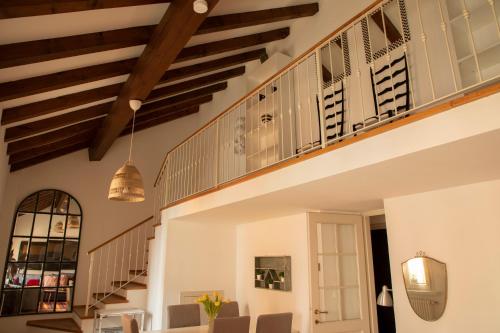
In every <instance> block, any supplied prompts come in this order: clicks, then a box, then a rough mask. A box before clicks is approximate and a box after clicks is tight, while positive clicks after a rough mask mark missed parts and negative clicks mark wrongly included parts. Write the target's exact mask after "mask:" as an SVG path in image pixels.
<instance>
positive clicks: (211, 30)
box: [0, 0, 319, 171]
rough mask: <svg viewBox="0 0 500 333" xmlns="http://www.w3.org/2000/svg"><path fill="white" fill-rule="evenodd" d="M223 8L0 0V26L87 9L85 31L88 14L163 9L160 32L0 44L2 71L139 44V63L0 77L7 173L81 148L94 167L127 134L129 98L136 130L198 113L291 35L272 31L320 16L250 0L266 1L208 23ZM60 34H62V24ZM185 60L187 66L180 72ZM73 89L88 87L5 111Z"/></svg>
mask: <svg viewBox="0 0 500 333" xmlns="http://www.w3.org/2000/svg"><path fill="white" fill-rule="evenodd" d="M227 1H232V0H208V4H209V11H208V13H206V14H203V15H200V14H196V13H194V11H193V8H192V1H190V0H189V1H186V0H171V1H166V0H16V1H7V0H0V20H2V21H4V20H5V21H4V22H6V21H8V20H9V19H12V20H16V19H20V18H21V19H22V18H25V17H30V16H37V15H56V14H58V15H59V14H60V15H71V14H68V13H75V12H78V11H89V12H88V18H89V21H88V24H92V11H93V10H99V9H108V8H119V7H127V6H138V7H136V10H137V11H140V10H146V9H147V8H148V6H154V5H155V4H159V3H160V4H166V6H167V7H166V10H165V13H164V15H163V17H162V18H161V20H160V22H159V23H158V24H157V25H142V26H130V27H125V28H120V29H115V30H108V31H101V32H93V33H86V34H79V35H70V36H63V37H57V38H49V39H41V40H29V41H22V42H18V43H7V44H3V45H0V74H1V70H2V69H8V68H15V66H26V65H30V64H35V63H42V62H50V61H56V60H59V61H61V60H65V59H68V58H69V57H75V56H82V55H86V54H96V55H98V54H100V53H98V52H104V51H109V50H117V49H122V48H127V47H133V46H139V45H145V48H144V50H143V51H142V54H141V55H140V56H139V57H133V58H128V59H124V60H123V59H116V60H115V61H111V62H110V61H109V59H107V60H104V61H103V62H102V63H97V64H93V65H91V66H81V67H78V66H73V67H74V68H73V67H72V68H70V69H68V68H64V69H63V70H60V71H58V70H55V71H52V72H49V73H44V75H38V76H35V75H33V76H29V77H23V78H21V79H19V80H15V81H8V80H5V79H4V78H2V77H1V76H0V106H2V104H3V103H7V105H8V106H7V107H4V108H3V112H2V117H1V125H2V126H4V127H6V129H5V136H4V141H5V142H6V143H8V145H7V154H8V155H9V163H10V165H11V171H15V170H19V169H23V168H26V167H29V166H32V165H35V164H38V163H41V162H44V161H47V160H50V159H53V158H56V157H59V156H62V155H65V154H69V153H71V152H74V151H77V150H81V149H86V148H88V149H89V157H90V159H91V160H100V159H101V158H102V157H103V156H104V154H105V153H106V152H107V150H108V149H109V147H110V146H111V145H112V144H113V142H114V140H115V139H116V138H117V137H119V136H123V135H128V134H129V133H130V130H131V129H130V119H131V118H132V111H131V110H130V108H129V106H128V101H129V100H130V99H140V100H143V101H144V105H143V107H142V108H141V110H140V111H139V112H138V113H137V120H136V129H137V130H143V129H147V128H150V127H152V126H157V125H159V124H162V123H165V122H168V121H172V120H175V119H178V118H180V117H185V116H187V115H191V114H194V113H196V112H198V111H199V107H200V105H201V104H203V103H207V102H210V101H211V100H212V96H213V94H215V93H217V92H221V91H223V90H225V89H226V88H227V85H228V83H227V80H229V79H231V78H234V77H237V76H241V75H243V74H244V73H245V63H247V62H250V61H254V60H261V61H263V60H265V59H267V53H266V49H265V48H264V46H265V44H267V43H270V42H274V41H279V40H282V39H284V38H286V37H288V35H289V33H290V29H289V27H287V26H281V27H279V28H276V27H273V28H269V26H272V24H273V23H275V22H282V21H286V20H292V19H298V18H301V17H306V16H312V15H314V14H316V13H317V12H318V10H319V6H318V4H317V3H306V4H298V5H293V6H287V7H279V8H268V7H270V4H271V3H272V2H270V1H264V0H256V1H257V3H259V1H260V3H261V4H262V6H260V3H259V4H258V7H259V8H258V9H259V10H254V11H242V12H231V13H229V14H224V15H213V16H210V12H211V10H212V9H213V8H214V7H216V6H224V5H225V4H224V3H225V2H227ZM278 2H279V1H278ZM167 3H168V4H167ZM234 4H235V3H232V4H231V5H232V6H233V7H234ZM260 7H263V8H265V9H261V8H260ZM86 17H87V16H86ZM32 19H36V18H32ZM28 22H29V21H28ZM34 22H36V21H34ZM1 23H3V22H1V21H0V24H1ZM5 26H8V24H6V25H5ZM242 28H243V29H245V30H246V29H250V32H249V33H247V34H243V35H241V34H238V36H237V37H229V38H227V33H226V34H223V32H225V31H230V30H233V29H242ZM61 29H63V31H64V27H63V26H61ZM256 29H258V31H257V32H256ZM204 34H210V36H211V39H210V40H209V41H207V42H203V43H196V44H194V45H192V43H190V41H191V40H192V39H193V36H194V37H196V36H200V35H204ZM220 34H223V35H224V37H219V36H222V35H220ZM206 57H210V58H209V59H204V58H206ZM181 62H188V63H189V64H188V65H183V64H180V65H178V64H179V63H181ZM174 64H175V65H174ZM172 65H174V68H171V66H172ZM124 75H128V77H126V78H125V80H126V81H125V82H119V83H113V84H108V85H102V84H101V85H99V84H96V85H95V86H94V84H95V83H96V82H98V81H100V80H107V79H111V78H115V77H119V76H124ZM79 85H82V86H84V87H86V88H84V89H75V92H72V93H67V94H64V95H56V96H57V97H53V98H45V99H41V100H40V99H36V98H35V101H31V102H28V103H13V104H14V105H13V106H11V105H12V103H11V104H10V105H9V102H11V101H13V100H16V99H19V100H26V99H27V98H28V99H29V98H30V97H31V96H36V95H37V94H44V93H50V92H54V91H57V90H59V89H65V88H73V87H79ZM89 105H91V106H89Z"/></svg>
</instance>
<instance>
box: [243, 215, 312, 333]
mask: <svg viewBox="0 0 500 333" xmlns="http://www.w3.org/2000/svg"><path fill="white" fill-rule="evenodd" d="M257 256H291V259H292V290H291V291H290V292H283V291H276V290H267V289H257V288H255V280H254V279H255V276H254V274H255V267H254V260H255V257H257ZM236 272H237V273H236V274H237V275H236V288H237V300H238V302H239V305H240V312H241V313H242V314H246V315H250V316H251V318H252V321H254V323H255V321H256V320H257V317H258V316H259V315H261V314H268V313H282V312H292V313H293V327H294V328H295V329H298V330H300V332H301V333H307V332H309V257H308V239H307V216H306V214H298V215H292V216H284V217H280V218H275V219H270V220H265V221H259V222H254V223H249V224H241V225H238V227H237V265H236Z"/></svg>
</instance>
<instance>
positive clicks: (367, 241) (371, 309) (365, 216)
mask: <svg viewBox="0 0 500 333" xmlns="http://www.w3.org/2000/svg"><path fill="white" fill-rule="evenodd" d="M310 213H325V214H328V213H329V214H339V215H358V216H361V217H362V221H363V222H362V228H361V229H362V231H363V234H362V236H363V242H364V244H363V245H364V247H365V253H364V254H365V266H366V267H365V268H366V269H365V272H366V279H367V280H366V281H367V292H368V297H367V298H368V317H369V318H368V321H369V326H370V333H379V332H378V321H377V305H376V296H374V295H375V294H374V293H375V275H374V271H373V258H372V250H371V234H370V219H369V218H370V216H375V215H383V214H385V213H384V209H379V210H373V211H368V212H363V213H360V212H348V211H335V210H310V211H307V212H306V217H307V228H306V229H307V252H308V253H307V255H308V261H309V265H308V284H309V313H310V314H311V313H312V312H313V300H312V290H311V289H312V281H311V269H312V267H311V264H312V263H311V262H310V258H311V235H310V220H309V214H310ZM366 228H368V229H366ZM367 230H368V232H367ZM368 246H369V247H368ZM313 328H314V322H313V318H312V316H311V315H310V316H309V331H310V332H313Z"/></svg>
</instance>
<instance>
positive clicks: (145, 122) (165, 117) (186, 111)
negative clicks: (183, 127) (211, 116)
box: [120, 105, 200, 136]
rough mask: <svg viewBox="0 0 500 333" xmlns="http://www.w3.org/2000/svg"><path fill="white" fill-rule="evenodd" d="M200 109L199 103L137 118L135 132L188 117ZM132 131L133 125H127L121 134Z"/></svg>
mask: <svg viewBox="0 0 500 333" xmlns="http://www.w3.org/2000/svg"><path fill="white" fill-rule="evenodd" d="M199 110H200V107H199V106H198V105H196V106H191V107H189V108H181V109H175V110H171V111H169V112H162V113H161V114H159V115H155V116H154V117H151V118H145V119H142V120H138V119H136V123H135V128H134V133H135V132H138V131H142V130H145V129H148V128H151V127H154V126H158V125H161V124H164V123H166V122H169V121H173V120H175V119H178V118H182V117H186V116H189V115H192V114H195V113H197V112H198V111H199ZM131 131H132V126H131V125H127V127H126V128H125V129H124V130H123V132H122V133H120V136H124V135H128V134H130V132H131Z"/></svg>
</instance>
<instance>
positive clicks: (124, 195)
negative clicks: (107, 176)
mask: <svg viewBox="0 0 500 333" xmlns="http://www.w3.org/2000/svg"><path fill="white" fill-rule="evenodd" d="M108 199H109V200H116V201H126V202H141V201H144V185H143V183H142V176H141V174H140V172H139V170H137V168H136V167H135V166H134V165H133V164H132V161H127V162H125V164H124V165H123V166H122V167H121V168H120V169H118V171H116V172H115V174H114V176H113V179H112V180H111V185H110V187H109V194H108Z"/></svg>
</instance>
